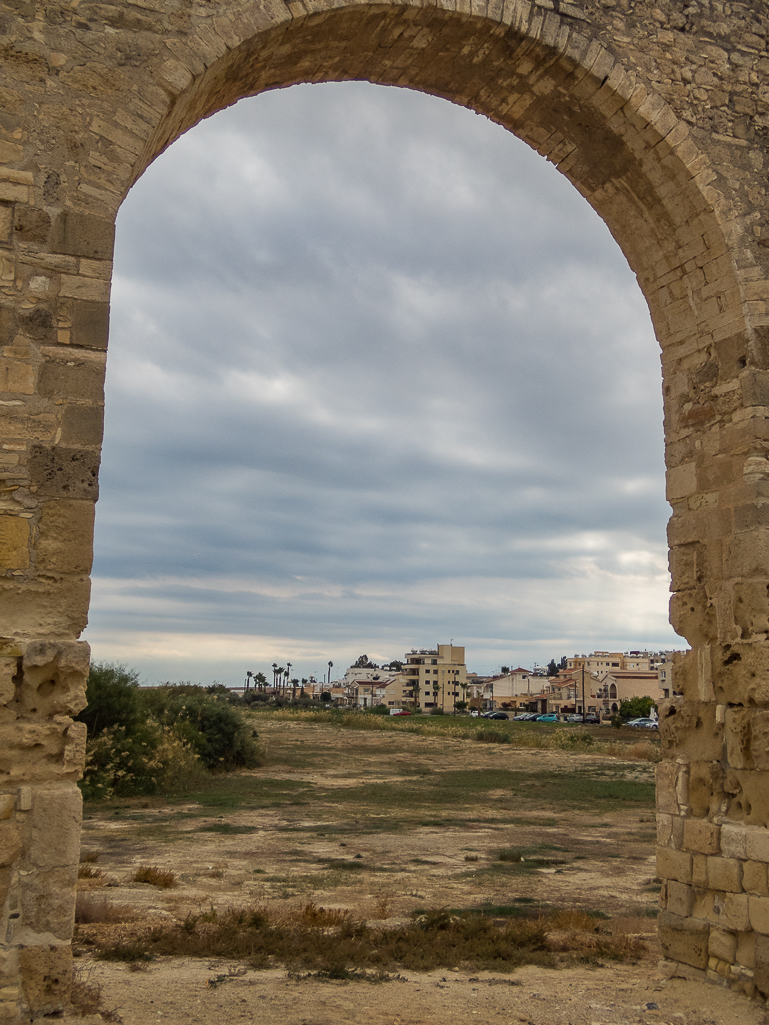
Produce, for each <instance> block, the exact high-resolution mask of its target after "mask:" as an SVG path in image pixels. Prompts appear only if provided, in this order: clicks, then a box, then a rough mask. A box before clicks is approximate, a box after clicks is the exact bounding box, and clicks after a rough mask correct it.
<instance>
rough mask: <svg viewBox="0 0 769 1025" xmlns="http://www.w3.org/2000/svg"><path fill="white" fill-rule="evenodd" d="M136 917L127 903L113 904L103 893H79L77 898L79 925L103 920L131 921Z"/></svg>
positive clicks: (98, 922)
mask: <svg viewBox="0 0 769 1025" xmlns="http://www.w3.org/2000/svg"><path fill="white" fill-rule="evenodd" d="M134 918H136V915H135V913H134V911H133V909H132V908H130V907H129V906H128V905H127V904H111V903H110V902H109V901H108V900H107V898H106V897H105V896H103V895H99V896H97V895H95V894H93V893H79V894H78V895H77V897H76V899H75V921H76V922H77V924H78V925H95V924H100V923H103V922H131V921H133V919H134Z"/></svg>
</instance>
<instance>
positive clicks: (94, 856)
mask: <svg viewBox="0 0 769 1025" xmlns="http://www.w3.org/2000/svg"><path fill="white" fill-rule="evenodd" d="M98 860H99V852H98V851H83V852H82V853H81V855H80V864H81V865H92V864H93V863H94V862H95V861H98Z"/></svg>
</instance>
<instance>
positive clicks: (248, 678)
mask: <svg viewBox="0 0 769 1025" xmlns="http://www.w3.org/2000/svg"><path fill="white" fill-rule="evenodd" d="M253 675H254V674H253V673H251V672H247V673H246V686H245V687H244V688H243V689H244V690H248V689H249V688H250V687H251V678H252V676H253Z"/></svg>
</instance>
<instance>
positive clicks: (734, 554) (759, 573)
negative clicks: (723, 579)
mask: <svg viewBox="0 0 769 1025" xmlns="http://www.w3.org/2000/svg"><path fill="white" fill-rule="evenodd" d="M767 566H769V529H767V528H765V527H764V528H761V527H756V528H754V529H753V530H745V531H741V532H740V533H737V534H732V535H731V537H729V538H727V539H726V543H725V545H724V574H725V576H727V577H731V578H740V579H743V580H744V579H745V578H748V579H750V578H751V577H760V578H765V577H766V568H767Z"/></svg>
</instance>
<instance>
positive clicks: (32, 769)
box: [0, 716, 86, 786]
mask: <svg viewBox="0 0 769 1025" xmlns="http://www.w3.org/2000/svg"><path fill="white" fill-rule="evenodd" d="M85 735H86V727H85V724H84V723H73V722H72V720H71V719H69V718H67V717H65V716H55V717H54V718H53V719H52V720H48V721H46V722H41V723H25V722H19V723H16V724H14V725H12V726H8V725H2V726H0V783H4V785H6V786H8V785H14V784H16V783H20V782H29V783H32V782H36V781H40V782H45V781H50V780H55V779H72V780H75V779H79V778H80V776H81V775H82V771H83V763H84V761H85Z"/></svg>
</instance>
